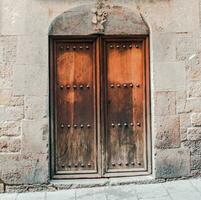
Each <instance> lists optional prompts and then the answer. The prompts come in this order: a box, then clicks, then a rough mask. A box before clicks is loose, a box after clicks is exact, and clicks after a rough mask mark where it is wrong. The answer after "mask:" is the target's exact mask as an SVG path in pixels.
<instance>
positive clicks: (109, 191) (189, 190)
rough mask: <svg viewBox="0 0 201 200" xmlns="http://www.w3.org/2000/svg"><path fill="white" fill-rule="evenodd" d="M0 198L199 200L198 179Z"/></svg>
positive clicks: (200, 185)
mask: <svg viewBox="0 0 201 200" xmlns="http://www.w3.org/2000/svg"><path fill="white" fill-rule="evenodd" d="M0 200H201V178H199V179H189V180H178V181H170V182H165V183H155V184H144V185H133V184H130V185H123V186H105V187H96V188H85V189H69V190H60V191H55V192H46V191H44V192H31V193H12V194H0Z"/></svg>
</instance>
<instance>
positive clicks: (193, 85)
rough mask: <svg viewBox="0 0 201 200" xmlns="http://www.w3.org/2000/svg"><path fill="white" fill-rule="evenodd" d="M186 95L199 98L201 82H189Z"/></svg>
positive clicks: (200, 95)
mask: <svg viewBox="0 0 201 200" xmlns="http://www.w3.org/2000/svg"><path fill="white" fill-rule="evenodd" d="M187 94H188V97H201V81H190V82H189V83H188V92H187Z"/></svg>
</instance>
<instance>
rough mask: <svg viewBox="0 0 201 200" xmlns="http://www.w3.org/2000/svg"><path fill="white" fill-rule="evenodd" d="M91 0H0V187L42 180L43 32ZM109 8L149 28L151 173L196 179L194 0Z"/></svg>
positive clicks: (199, 72) (198, 81)
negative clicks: (134, 14) (131, 13)
mask: <svg viewBox="0 0 201 200" xmlns="http://www.w3.org/2000/svg"><path fill="white" fill-rule="evenodd" d="M95 2H96V1H88V0H86V1H82V0H78V1H72V0H46V1H44V0H15V1H13V0H1V1H0V179H2V181H3V182H4V183H6V184H36V183H47V182H48V180H49V168H48V166H49V158H48V157H49V148H48V147H49V121H48V120H49V113H48V110H49V105H48V93H49V92H48V76H49V75H48V30H49V27H50V25H51V22H52V21H53V19H55V17H56V16H58V15H59V14H61V13H63V12H64V11H68V10H69V9H71V8H74V7H76V6H81V5H82V4H89V3H90V4H92V5H93V4H94V3H95ZM110 3H111V4H112V5H118V6H123V7H124V8H125V9H127V8H129V9H133V10H138V12H139V13H140V14H141V15H142V16H143V18H144V20H145V21H146V23H147V24H148V26H149V28H150V56H151V93H152V94H151V104H152V116H151V117H152V144H153V147H152V155H153V162H152V165H153V176H155V177H156V178H172V177H181V176H190V175H198V174H200V173H201V51H200V50H201V47H200V46H201V45H200V36H201V35H200V33H201V21H200V7H201V6H200V7H199V5H201V1H199V0H192V1H183V0H136V1H133V0H126V1H125V0H111V1H110ZM108 24H109V23H108ZM106 26H107V23H106Z"/></svg>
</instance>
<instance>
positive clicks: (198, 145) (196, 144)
mask: <svg viewBox="0 0 201 200" xmlns="http://www.w3.org/2000/svg"><path fill="white" fill-rule="evenodd" d="M182 147H184V148H186V149H189V151H190V152H191V155H192V154H194V155H199V154H200V155H201V140H198V141H196V140H188V141H184V142H182Z"/></svg>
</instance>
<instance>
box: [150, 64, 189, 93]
mask: <svg viewBox="0 0 201 200" xmlns="http://www.w3.org/2000/svg"><path fill="white" fill-rule="evenodd" d="M153 65H154V77H155V78H154V84H155V90H156V91H185V89H186V71H185V65H184V63H183V62H157V63H156V62H155V63H154V64H153Z"/></svg>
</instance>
